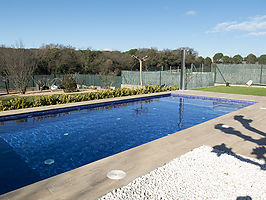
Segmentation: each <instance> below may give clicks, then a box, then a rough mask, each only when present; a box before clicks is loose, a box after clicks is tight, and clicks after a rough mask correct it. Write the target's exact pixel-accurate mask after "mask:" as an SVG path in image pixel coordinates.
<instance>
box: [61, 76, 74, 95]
mask: <svg viewBox="0 0 266 200" xmlns="http://www.w3.org/2000/svg"><path fill="white" fill-rule="evenodd" d="M61 87H62V88H63V90H64V92H75V91H77V83H76V80H75V79H74V78H73V77H71V76H65V77H64V80H63V81H62V83H61Z"/></svg>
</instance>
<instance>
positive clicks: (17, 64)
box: [4, 44, 37, 94]
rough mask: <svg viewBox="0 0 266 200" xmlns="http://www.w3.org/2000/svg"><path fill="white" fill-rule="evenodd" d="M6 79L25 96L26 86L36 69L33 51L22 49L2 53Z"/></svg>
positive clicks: (20, 47) (19, 47)
mask: <svg viewBox="0 0 266 200" xmlns="http://www.w3.org/2000/svg"><path fill="white" fill-rule="evenodd" d="M4 61H5V69H6V74H7V77H8V79H9V80H10V81H12V82H13V84H14V86H15V87H16V88H17V89H18V90H19V91H20V92H21V93H22V94H25V92H26V89H27V85H28V83H29V81H30V80H31V79H32V75H33V72H34V70H35V69H36V63H37V62H36V54H35V52H34V51H31V50H26V49H24V48H22V44H20V46H18V48H10V49H8V50H7V51H5V53H4Z"/></svg>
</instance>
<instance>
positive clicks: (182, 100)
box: [178, 98, 184, 129]
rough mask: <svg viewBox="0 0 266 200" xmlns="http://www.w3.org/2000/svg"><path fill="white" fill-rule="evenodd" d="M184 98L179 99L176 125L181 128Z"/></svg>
mask: <svg viewBox="0 0 266 200" xmlns="http://www.w3.org/2000/svg"><path fill="white" fill-rule="evenodd" d="M183 118H184V98H180V99H179V122H178V127H179V128H180V129H181V128H182V126H183V121H184V119H183Z"/></svg>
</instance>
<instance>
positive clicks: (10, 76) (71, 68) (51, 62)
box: [0, 44, 266, 93]
mask: <svg viewBox="0 0 266 200" xmlns="http://www.w3.org/2000/svg"><path fill="white" fill-rule="evenodd" d="M182 49H184V48H179V49H174V50H169V49H165V50H161V51H159V50H158V49H156V48H142V49H130V50H129V51H126V52H120V51H97V50H91V49H87V50H76V49H75V48H74V47H71V46H64V45H60V44H48V45H44V46H42V47H40V48H36V49H26V48H23V44H18V45H16V46H15V47H5V46H1V47H0V75H1V76H2V77H4V82H5V84H6V85H8V82H9V81H12V82H13V84H14V85H15V86H16V88H18V89H19V90H20V91H21V93H25V91H26V86H27V83H28V82H29V81H30V80H31V78H32V75H52V74H75V73H79V74H99V75H113V76H117V75H120V74H121V71H122V70H133V71H136V70H139V62H138V60H137V59H135V58H136V57H139V58H143V57H145V58H147V59H145V62H144V64H143V70H145V71H150V70H154V71H159V70H161V69H162V68H164V69H165V68H166V69H169V68H171V67H172V69H176V68H178V67H179V66H180V65H181V51H182ZM185 50H186V64H187V65H190V64H192V63H193V64H196V65H197V64H204V65H211V63H212V62H214V63H225V64H233V63H234V64H239V63H243V62H246V63H250V64H255V63H259V64H266V55H261V56H260V57H258V58H257V57H256V56H255V55H253V54H249V55H248V56H247V57H245V58H242V57H241V56H240V55H235V56H233V57H229V56H224V55H223V54H222V53H216V54H215V55H214V56H213V58H212V59H211V58H210V57H206V58H203V57H202V56H198V53H197V52H196V51H195V50H194V49H193V48H189V47H186V48H185Z"/></svg>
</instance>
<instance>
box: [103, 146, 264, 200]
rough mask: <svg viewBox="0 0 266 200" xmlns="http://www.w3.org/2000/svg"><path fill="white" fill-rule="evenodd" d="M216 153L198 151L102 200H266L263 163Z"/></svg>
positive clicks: (203, 150) (185, 155)
mask: <svg viewBox="0 0 266 200" xmlns="http://www.w3.org/2000/svg"><path fill="white" fill-rule="evenodd" d="M212 150H213V149H212V148H211V147H208V146H201V147H199V148H196V149H194V150H193V151H191V152H188V153H186V154H184V155H182V156H181V157H179V158H176V159H174V160H172V161H171V162H169V163H168V164H166V165H164V166H162V167H159V168H157V169H155V170H153V171H151V172H150V173H148V174H146V175H144V176H142V177H139V178H137V179H135V180H134V181H132V182H131V183H129V184H128V185H126V186H124V187H122V188H118V189H115V190H113V191H112V192H110V193H108V194H106V195H105V196H103V197H101V198H100V199H101V200H112V199H115V200H134V199H136V200H140V199H152V200H157V199H171V200H176V199H189V200H192V199H226V200H227V199H228V200H229V199H234V200H236V199H237V200H244V199H247V200H251V199H252V200H256V199H263V200H265V199H266V165H265V164H264V163H263V162H261V161H258V160H255V159H251V158H247V157H244V158H247V159H248V160H252V161H254V162H256V163H259V165H261V166H258V165H254V164H251V163H248V162H244V161H241V160H239V159H238V158H236V157H235V156H233V155H228V154H225V153H222V152H221V151H218V150H215V151H216V153H215V152H212ZM217 153H218V154H217ZM219 153H222V154H219ZM218 155H219V156H218ZM242 157H243V156H242Z"/></svg>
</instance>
